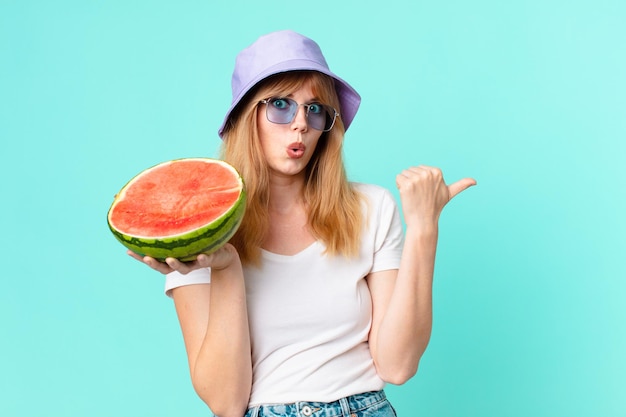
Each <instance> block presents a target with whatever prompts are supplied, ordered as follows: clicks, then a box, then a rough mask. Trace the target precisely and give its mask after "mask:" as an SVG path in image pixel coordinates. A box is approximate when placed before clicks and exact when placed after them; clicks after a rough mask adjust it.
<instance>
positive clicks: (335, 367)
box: [166, 184, 403, 406]
mask: <svg viewBox="0 0 626 417" xmlns="http://www.w3.org/2000/svg"><path fill="white" fill-rule="evenodd" d="M354 185H355V187H356V188H357V190H358V191H360V192H361V193H362V194H363V195H364V196H365V197H366V201H367V203H366V204H364V210H365V213H366V219H367V222H366V226H365V230H364V231H363V235H362V241H361V250H360V255H359V257H358V258H346V257H343V256H336V257H331V256H326V255H324V253H323V252H324V245H323V244H322V243H321V242H315V243H313V244H312V245H311V246H309V247H308V248H306V249H304V250H303V251H301V252H300V253H298V254H296V255H293V256H285V255H278V254H275V253H271V252H268V251H265V250H263V251H262V253H261V256H262V263H261V267H259V268H257V267H251V266H247V267H245V268H244V279H245V283H246V293H247V305H248V317H249V323H250V336H251V341H252V366H253V383H252V394H251V398H250V406H253V405H258V404H268V403H293V402H296V401H323V402H330V401H334V400H337V399H339V398H342V397H345V396H349V395H353V394H358V393H362V392H367V391H375V390H379V389H382V388H383V387H384V385H385V383H384V381H383V380H382V379H380V378H379V377H378V375H377V374H376V369H375V367H374V363H373V360H372V357H371V354H370V350H369V346H368V334H369V331H370V327H371V321H372V305H371V297H370V292H369V288H368V286H367V282H366V281H365V277H366V276H367V275H368V274H369V273H371V272H377V271H384V270H389V269H397V268H398V267H399V265H400V256H401V252H402V243H403V233H402V224H401V221H400V215H399V212H398V208H397V206H396V203H395V201H394V199H393V196H392V195H391V193H390V192H389V191H387V190H386V189H384V188H381V187H378V186H375V185H366V184H354ZM207 282H210V272H209V271H208V270H206V269H205V270H198V271H194V272H193V273H191V274H188V275H181V274H178V273H172V274H168V276H167V279H166V292H169V290H171V289H172V288H175V287H178V286H181V285H189V284H196V283H207Z"/></svg>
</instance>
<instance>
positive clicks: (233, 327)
mask: <svg viewBox="0 0 626 417" xmlns="http://www.w3.org/2000/svg"><path fill="white" fill-rule="evenodd" d="M174 297H175V299H176V295H174ZM207 301H208V302H207ZM197 304H198V303H197ZM202 304H205V306H206V305H208V306H209V310H208V314H206V317H204V318H202V317H201V316H199V315H198V314H196V315H193V316H192V317H193V319H192V320H189V318H190V317H189V315H188V316H187V318H186V320H185V322H186V323H188V326H189V325H190V326H196V327H195V329H193V328H191V329H190V328H187V329H185V328H184V326H183V324H184V323H183V318H182V317H181V326H183V333H184V334H185V333H186V334H187V336H186V338H185V339H186V340H185V342H186V345H187V352H188V355H189V366H190V370H191V378H192V382H193V386H194V388H195V390H196V392H197V393H198V395H199V396H200V398H201V399H202V400H203V401H204V402H206V403H207V405H208V406H209V407H210V408H211V410H212V411H213V413H215V414H216V415H219V416H220V417H222V416H223V417H229V416H237V417H240V416H242V415H243V414H244V413H245V409H246V407H247V404H248V400H249V396H250V387H251V383H252V382H251V381H252V365H251V353H250V336H249V328H248V317H247V307H246V294H245V285H244V281H243V275H242V272H241V266H240V265H239V264H237V265H234V266H233V267H229V268H227V269H224V270H214V271H212V274H211V284H210V294H209V295H208V298H207V299H205V300H204V302H203V303H202ZM178 308H179V306H178V303H177V309H178ZM181 310H184V308H181ZM183 314H184V313H183ZM179 316H181V313H180V312H179ZM199 318H200V319H199ZM189 323H190V324H189Z"/></svg>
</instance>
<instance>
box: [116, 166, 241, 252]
mask: <svg viewBox="0 0 626 417" xmlns="http://www.w3.org/2000/svg"><path fill="white" fill-rule="evenodd" d="M245 200H246V194H245V190H244V184H243V180H242V179H241V176H240V175H239V173H238V172H237V171H236V170H235V168H233V167H232V166H230V165H229V164H227V163H226V162H224V161H221V160H218V159H211V158H184V159H176V160H172V161H167V162H163V163H160V164H158V165H155V166H153V167H151V168H148V169H146V170H145V171H143V172H141V173H139V174H138V175H136V176H135V177H134V178H132V179H131V180H130V181H129V182H128V183H127V184H126V185H125V186H124V187H123V188H122V189H121V190H120V192H119V193H118V194H117V195H116V196H115V198H114V200H113V203H112V204H111V207H110V209H109V212H108V216H107V222H108V225H109V229H110V230H111V232H113V235H114V236H115V237H116V238H117V240H119V241H120V242H121V243H122V245H124V246H126V247H127V248H128V249H130V250H131V251H133V252H135V253H138V254H140V255H142V256H145V255H147V256H151V257H153V258H156V259H158V260H160V261H163V260H164V259H165V258H167V257H173V258H177V259H179V260H181V261H189V260H192V259H195V257H196V256H197V255H198V254H199V253H211V252H214V251H216V250H217V249H219V248H220V247H222V246H223V245H224V244H225V243H226V242H228V240H229V239H230V238H231V237H232V236H233V235H234V234H235V232H236V231H237V228H238V227H239V225H240V224H241V219H242V218H243V214H244V211H245Z"/></svg>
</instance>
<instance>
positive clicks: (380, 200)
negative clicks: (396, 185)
mask: <svg viewBox="0 0 626 417" xmlns="http://www.w3.org/2000/svg"><path fill="white" fill-rule="evenodd" d="M351 185H352V187H353V188H354V190H355V191H357V192H358V193H359V194H360V195H361V196H363V198H364V199H365V201H366V202H367V203H368V204H369V205H372V206H374V207H380V206H381V205H382V206H389V205H391V206H395V199H394V197H393V194H391V191H389V190H388V189H386V188H385V187H381V186H380V185H376V184H365V183H361V182H353V183H351Z"/></svg>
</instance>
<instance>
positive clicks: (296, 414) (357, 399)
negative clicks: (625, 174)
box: [245, 391, 387, 417]
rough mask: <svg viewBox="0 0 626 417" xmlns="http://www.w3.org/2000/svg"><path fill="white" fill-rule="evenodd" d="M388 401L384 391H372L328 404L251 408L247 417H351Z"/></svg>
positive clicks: (292, 404)
mask: <svg viewBox="0 0 626 417" xmlns="http://www.w3.org/2000/svg"><path fill="white" fill-rule="evenodd" d="M386 400H387V397H386V396H385V392H384V391H371V392H364V393H362V394H355V395H351V396H349V397H345V398H341V399H339V400H337V401H333V402H328V403H324V402H315V401H299V402H296V403H291V404H262V405H257V406H254V407H250V408H249V409H248V411H247V412H246V415H245V417H271V416H281V417H343V416H345V417H350V415H352V414H356V413H358V412H359V411H361V410H364V409H366V408H369V407H372V406H373V405H376V404H378V403H381V402H383V401H386Z"/></svg>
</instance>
